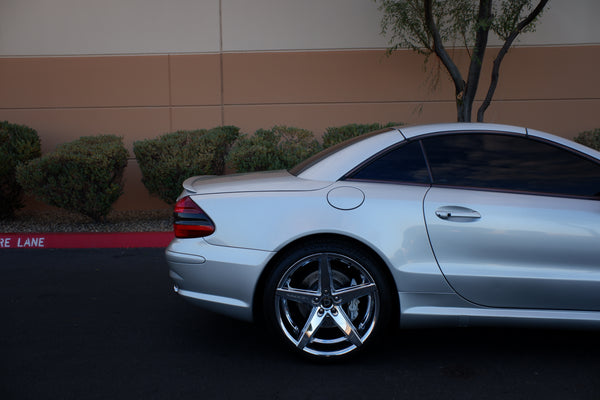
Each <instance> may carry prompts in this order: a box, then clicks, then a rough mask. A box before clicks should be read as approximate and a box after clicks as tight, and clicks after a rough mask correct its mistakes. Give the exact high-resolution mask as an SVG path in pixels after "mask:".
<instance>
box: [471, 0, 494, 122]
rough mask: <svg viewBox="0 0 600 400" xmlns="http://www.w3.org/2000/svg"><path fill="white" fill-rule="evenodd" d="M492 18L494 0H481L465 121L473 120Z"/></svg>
mask: <svg viewBox="0 0 600 400" xmlns="http://www.w3.org/2000/svg"><path fill="white" fill-rule="evenodd" d="M491 18H492V0H480V2H479V12H478V15H477V33H476V35H475V45H474V46H473V54H472V55H471V65H470V66H469V74H468V76H467V84H466V87H465V96H464V102H465V105H466V107H465V113H464V121H465V122H471V107H472V104H473V101H474V100H475V94H476V93H477V87H478V86H479V77H480V75H481V67H482V65H483V57H484V55H485V49H486V47H487V41H488V34H489V32H490V25H491Z"/></svg>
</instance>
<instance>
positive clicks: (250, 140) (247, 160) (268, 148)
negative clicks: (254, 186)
mask: <svg viewBox="0 0 600 400" xmlns="http://www.w3.org/2000/svg"><path fill="white" fill-rule="evenodd" d="M320 150H321V145H320V144H319V142H317V140H315V138H314V135H313V133H312V132H310V131H307V130H305V129H300V128H293V127H286V126H275V127H273V128H272V129H268V130H267V129H259V130H258V131H256V132H255V133H254V135H252V136H243V137H241V138H240V139H238V141H237V142H236V143H235V144H234V146H233V148H232V149H231V153H230V154H229V162H230V163H231V164H232V166H233V167H234V168H235V169H236V170H237V171H238V172H252V171H270V170H277V169H288V168H291V167H293V166H294V165H296V164H298V163H300V162H301V161H303V160H305V159H307V158H308V157H310V156H312V155H313V154H315V153H317V152H318V151H320Z"/></svg>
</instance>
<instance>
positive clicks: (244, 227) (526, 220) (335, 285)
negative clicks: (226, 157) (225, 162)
mask: <svg viewBox="0 0 600 400" xmlns="http://www.w3.org/2000/svg"><path fill="white" fill-rule="evenodd" d="M183 186H184V191H183V193H182V195H181V197H180V198H179V200H178V202H177V205H176V207H175V224H174V227H175V234H176V239H174V240H173V242H172V243H171V244H170V246H169V247H168V249H167V250H166V257H167V260H168V263H169V266H170V277H171V279H172V280H173V281H174V285H175V291H176V292H177V293H179V294H180V295H181V296H183V297H184V298H186V299H187V300H189V301H191V302H193V303H195V304H198V305H201V306H203V307H205V308H208V309H210V310H213V311H216V312H219V313H223V314H227V315H230V316H232V317H235V318H241V319H244V320H258V321H260V322H261V323H264V324H265V326H266V327H267V328H268V329H269V330H270V331H272V332H274V333H275V335H277V336H279V337H280V338H282V340H283V342H284V343H287V344H288V345H289V346H291V347H292V348H293V349H296V350H297V351H299V352H300V353H301V354H305V355H309V356H311V357H315V358H329V357H334V358H335V357H341V356H345V355H349V354H353V353H355V352H356V351H358V350H360V349H362V348H363V347H364V346H365V345H368V344H369V343H370V342H372V341H373V340H374V339H375V338H376V337H377V336H378V335H380V334H381V333H382V332H384V331H385V330H386V328H388V327H390V326H394V325H397V324H398V323H399V325H400V327H418V326H424V325H437V326H440V325H450V326H467V325H480V324H498V325H500V324H532V325H536V326H539V325H546V324H548V325H552V326H592V327H600V153H599V152H597V151H594V150H592V149H589V148H587V147H585V146H582V145H579V144H577V143H573V142H571V141H568V140H566V139H563V138H560V137H557V136H553V135H550V134H547V133H543V132H538V131H535V130H532V129H525V128H519V127H513V126H505V125H492V124H438V125H428V126H413V127H398V128H390V129H386V130H382V131H378V132H373V133H370V134H367V135H363V136H360V137H358V138H355V139H351V140H349V141H346V142H344V143H342V144H340V145H338V146H335V147H333V148H330V149H327V150H325V151H323V152H321V153H319V154H317V155H316V156H315V157H313V158H311V159H309V160H307V161H306V162H304V163H302V164H301V165H299V166H297V167H295V168H293V169H292V170H290V171H276V172H264V173H253V174H242V175H232V176H223V177H203V176H198V177H192V178H189V179H188V180H186V181H185V183H184V185H183Z"/></svg>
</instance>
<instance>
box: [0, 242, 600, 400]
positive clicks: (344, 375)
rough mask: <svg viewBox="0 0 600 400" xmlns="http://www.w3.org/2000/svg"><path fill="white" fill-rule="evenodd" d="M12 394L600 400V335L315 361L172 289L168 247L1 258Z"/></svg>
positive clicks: (411, 334)
mask: <svg viewBox="0 0 600 400" xmlns="http://www.w3.org/2000/svg"><path fill="white" fill-rule="evenodd" d="M0 315H1V321H2V322H1V325H0V328H1V329H0V399H3V400H9V399H78V400H83V399H192V398H194V399H242V398H243V399H340V398H346V399H441V398H443V399H532V398H535V399H600V345H599V343H600V332H597V331H561V330H542V329H539V330H523V329H491V328H490V329H480V328H478V329H474V328H467V329H465V328H463V329H422V330H406V331H399V332H396V334H395V335H394V336H393V338H390V339H388V340H386V341H385V342H384V343H381V344H380V345H378V346H376V347H373V348H371V349H370V351H369V352H368V353H365V354H362V355H361V356H360V357H357V358H355V359H351V360H348V361H346V362H342V363H334V364H330V365H327V364H326V365H322V364H315V363H312V362H309V361H305V360H303V359H301V358H298V357H297V356H295V355H293V354H290V353H288V352H287V351H284V350H282V349H281V348H280V347H279V346H278V345H276V344H275V343H272V341H271V340H270V339H269V338H268V337H265V336H264V335H263V330H262V329H261V328H260V326H256V325H254V324H250V323H245V322H240V321H236V320H233V319H229V318H227V317H223V316H219V315H216V314H212V313H210V312H207V311H204V310H202V309H199V308H197V307H194V306H192V305H190V304H188V303H187V302H185V301H184V300H183V299H181V298H179V297H178V296H177V295H176V294H174V293H173V292H172V290H171V283H170V281H169V278H168V273H167V265H166V262H165V260H164V256H163V250H162V249H102V250H90V249H86V250H83V249H75V250H73V249H71V250H48V249H45V250H42V249H34V250H31V249H30V250H23V249H11V250H0Z"/></svg>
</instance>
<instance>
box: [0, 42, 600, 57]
mask: <svg viewBox="0 0 600 400" xmlns="http://www.w3.org/2000/svg"><path fill="white" fill-rule="evenodd" d="M594 46H600V43H596V42H592V43H560V44H531V45H528V44H520V45H513V46H511V48H512V49H531V48H554V47H594ZM501 47H502V46H501V45H489V46H488V47H487V49H500V48H501ZM446 49H448V50H465V48H464V47H462V46H455V47H447V48H446ZM387 50H388V48H387V47H339V48H315V49H311V48H305V49H256V50H240V49H233V50H223V51H204V52H203V51H190V52H156V53H73V54H1V55H0V59H3V58H53V57H56V58H70V57H73V58H81V57H138V56H139V57H144V56H149V57H153V56H169V55H173V56H177V55H218V54H256V53H307V52H311V53H312V52H315V53H319V52H347V51H381V52H387ZM394 51H395V52H400V51H409V52H412V51H413V50H412V49H396V50H394Z"/></svg>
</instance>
